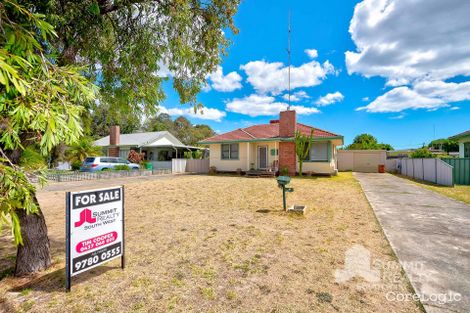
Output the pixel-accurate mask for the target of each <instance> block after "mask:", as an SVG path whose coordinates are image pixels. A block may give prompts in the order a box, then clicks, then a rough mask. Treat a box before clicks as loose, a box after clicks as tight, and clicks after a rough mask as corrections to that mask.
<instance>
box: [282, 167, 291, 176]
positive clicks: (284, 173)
mask: <svg viewBox="0 0 470 313" xmlns="http://www.w3.org/2000/svg"><path fill="white" fill-rule="evenodd" d="M281 176H289V168H288V167H287V166H283V167H281Z"/></svg>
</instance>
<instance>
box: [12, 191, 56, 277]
mask: <svg viewBox="0 0 470 313" xmlns="http://www.w3.org/2000/svg"><path fill="white" fill-rule="evenodd" d="M34 201H35V202H36V203H37V205H38V208H39V204H38V201H37V199H36V197H34ZM16 214H17V215H18V217H19V220H20V226H21V235H22V236H23V245H19V246H18V250H17V253H16V268H15V275H16V276H22V275H26V274H31V273H35V272H38V271H41V270H44V269H46V268H48V267H49V266H50V265H51V252H50V245H49V238H48V237H47V226H46V220H45V219H44V215H43V214H42V212H41V209H40V208H39V212H38V213H37V214H26V211H25V210H17V211H16Z"/></svg>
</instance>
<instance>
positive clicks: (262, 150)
mask: <svg viewBox="0 0 470 313" xmlns="http://www.w3.org/2000/svg"><path fill="white" fill-rule="evenodd" d="M267 167H268V147H266V146H260V147H258V168H259V169H266V168H267Z"/></svg>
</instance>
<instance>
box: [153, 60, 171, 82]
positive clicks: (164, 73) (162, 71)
mask: <svg viewBox="0 0 470 313" xmlns="http://www.w3.org/2000/svg"><path fill="white" fill-rule="evenodd" d="M158 66H159V69H158V71H157V72H155V76H158V77H162V78H166V77H171V76H173V73H172V72H171V71H170V69H169V68H168V64H166V63H165V62H163V61H159V62H158Z"/></svg>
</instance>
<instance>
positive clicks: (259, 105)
mask: <svg viewBox="0 0 470 313" xmlns="http://www.w3.org/2000/svg"><path fill="white" fill-rule="evenodd" d="M291 108H292V109H294V110H296V111H297V114H301V115H309V114H313V113H319V112H320V111H319V110H318V109H316V108H311V107H305V106H300V105H295V106H291ZM226 109H227V111H231V112H235V113H241V114H245V115H249V116H251V117H255V116H261V115H270V116H272V115H277V114H279V112H280V111H282V110H285V109H287V104H286V103H283V102H277V101H276V99H275V98H274V97H270V96H266V95H257V94H252V95H249V96H248V97H244V98H240V99H239V98H235V99H232V100H230V101H228V102H227V103H226Z"/></svg>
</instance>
